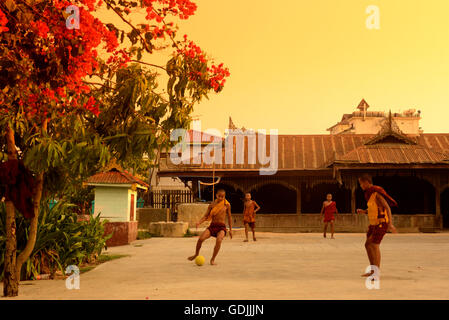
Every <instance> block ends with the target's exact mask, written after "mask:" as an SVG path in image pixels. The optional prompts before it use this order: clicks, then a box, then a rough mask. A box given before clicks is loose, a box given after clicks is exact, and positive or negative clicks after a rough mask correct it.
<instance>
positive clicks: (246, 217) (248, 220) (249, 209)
mask: <svg viewBox="0 0 449 320" xmlns="http://www.w3.org/2000/svg"><path fill="white" fill-rule="evenodd" d="M243 205H244V210H243V223H244V225H245V235H246V239H245V240H243V241H244V242H248V226H249V227H250V228H251V231H252V232H253V240H254V241H256V231H255V230H254V229H255V228H256V212H257V211H259V209H260V207H259V205H258V204H257V203H256V201H253V200H251V193H249V192H247V193H246V194H245V202H244V204H243Z"/></svg>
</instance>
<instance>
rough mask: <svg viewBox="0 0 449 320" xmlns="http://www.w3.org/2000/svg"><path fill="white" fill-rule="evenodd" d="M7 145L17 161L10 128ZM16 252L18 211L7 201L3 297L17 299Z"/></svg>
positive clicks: (10, 155)
mask: <svg viewBox="0 0 449 320" xmlns="http://www.w3.org/2000/svg"><path fill="white" fill-rule="evenodd" d="M6 144H7V148H8V149H7V150H8V159H9V160H14V159H17V151H16V142H15V140H14V131H13V130H12V129H11V128H9V127H8V128H7V129H6ZM16 251H17V240H16V209H15V208H14V204H13V203H12V201H6V252H5V263H4V268H5V273H4V277H3V295H4V296H5V297H15V296H17V295H18V294H19V279H18V278H17V276H16V275H17V272H16Z"/></svg>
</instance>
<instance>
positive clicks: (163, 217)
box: [137, 208, 170, 229]
mask: <svg viewBox="0 0 449 320" xmlns="http://www.w3.org/2000/svg"><path fill="white" fill-rule="evenodd" d="M169 220H170V209H154V208H138V209H137V221H138V223H139V224H138V227H139V229H148V228H149V227H150V223H151V222H159V221H169Z"/></svg>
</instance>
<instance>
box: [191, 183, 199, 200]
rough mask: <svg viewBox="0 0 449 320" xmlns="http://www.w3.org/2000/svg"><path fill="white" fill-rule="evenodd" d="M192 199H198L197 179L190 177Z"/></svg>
mask: <svg viewBox="0 0 449 320" xmlns="http://www.w3.org/2000/svg"><path fill="white" fill-rule="evenodd" d="M192 193H193V201H196V200H197V199H198V179H192Z"/></svg>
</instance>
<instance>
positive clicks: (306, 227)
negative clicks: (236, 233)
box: [232, 214, 439, 232]
mask: <svg viewBox="0 0 449 320" xmlns="http://www.w3.org/2000/svg"><path fill="white" fill-rule="evenodd" d="M232 220H233V226H234V227H243V215H242V214H233V215H232ZM437 220H438V219H437V218H436V217H435V215H425V214H423V215H393V221H394V225H395V227H396V228H397V229H398V231H399V232H435V231H436V230H438V229H439V223H438V221H437ZM321 221H322V220H321V219H320V215H319V214H300V215H297V214H258V215H256V228H257V230H258V231H266V232H322V230H323V226H324V224H323V223H322V222H321ZM368 224H369V223H368V217H367V216H366V215H357V214H339V215H338V217H337V222H336V223H335V232H366V231H367V229H368ZM328 231H330V229H328Z"/></svg>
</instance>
